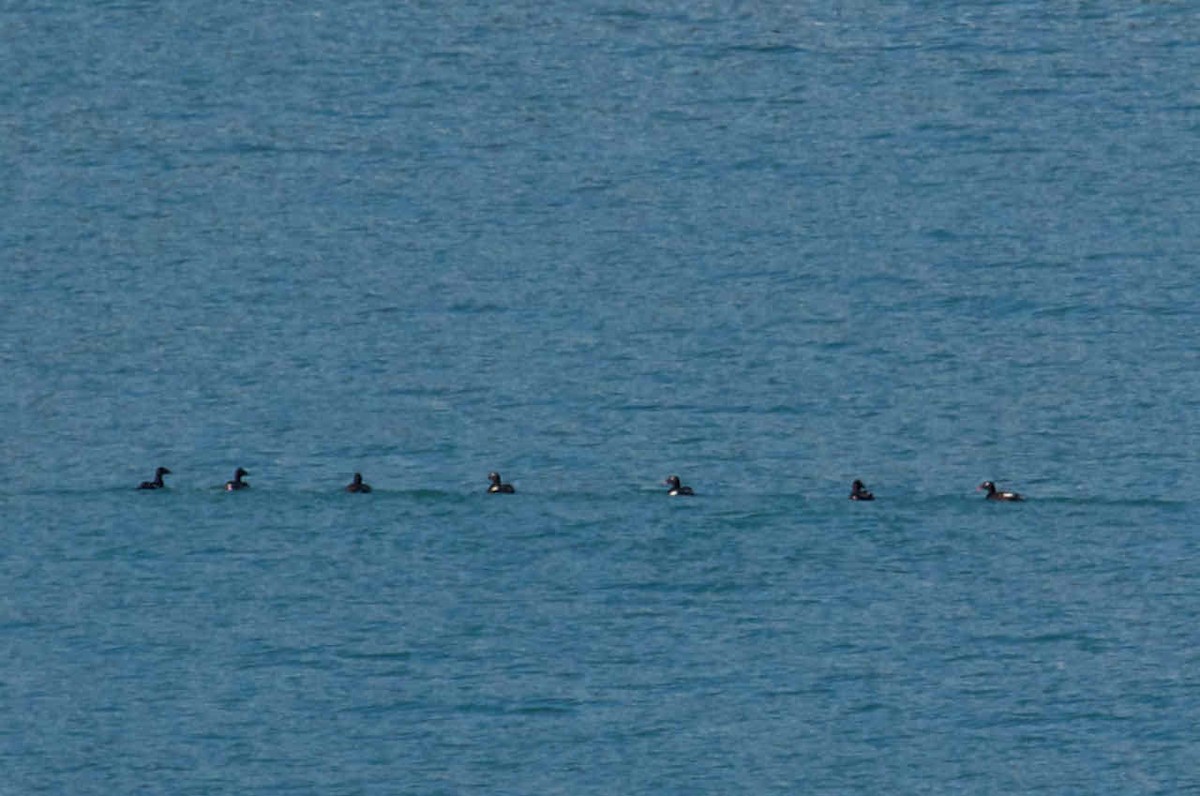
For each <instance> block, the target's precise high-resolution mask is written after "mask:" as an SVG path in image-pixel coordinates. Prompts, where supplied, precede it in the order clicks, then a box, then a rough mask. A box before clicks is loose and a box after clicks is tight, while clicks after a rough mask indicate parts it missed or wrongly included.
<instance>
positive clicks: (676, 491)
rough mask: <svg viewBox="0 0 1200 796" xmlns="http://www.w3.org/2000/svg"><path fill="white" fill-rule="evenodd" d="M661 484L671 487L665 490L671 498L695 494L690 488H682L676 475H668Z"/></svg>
mask: <svg viewBox="0 0 1200 796" xmlns="http://www.w3.org/2000/svg"><path fill="white" fill-rule="evenodd" d="M663 483H664V484H666V485H667V486H669V487H671V488H670V489H669V490H667V494H668V495H670V496H671V497H676V496H678V495H694V494H696V493H695V491H694V490H693V489H692V488H691V487H690V486H682V485H681V484H680V483H679V476H677V475H668V476H667V480H665V481H663Z"/></svg>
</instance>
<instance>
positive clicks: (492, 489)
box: [487, 472, 517, 495]
mask: <svg viewBox="0 0 1200 796" xmlns="http://www.w3.org/2000/svg"><path fill="white" fill-rule="evenodd" d="M488 480H489V481H491V482H492V483H491V485H490V486H489V487H488V490H487V491H488V494H489V495H511V494H513V493H514V492H516V491H517V490H516V487H514V486H513V485H512V484H506V483H503V482H502V481H501V480H500V473H496V472H492V473H488Z"/></svg>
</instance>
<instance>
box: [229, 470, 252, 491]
mask: <svg viewBox="0 0 1200 796" xmlns="http://www.w3.org/2000/svg"><path fill="white" fill-rule="evenodd" d="M248 475H250V473H248V472H246V471H245V470H243V469H242V468H241V467H239V468H237V469H236V470H234V472H233V480H232V481H226V482H225V491H226V492H236V491H238V490H239V489H249V488H250V485H249V484H247V483H246V482H245V481H243V480H242V479H243V478H245V477H246V476H248Z"/></svg>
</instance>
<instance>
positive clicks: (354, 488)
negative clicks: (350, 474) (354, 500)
mask: <svg viewBox="0 0 1200 796" xmlns="http://www.w3.org/2000/svg"><path fill="white" fill-rule="evenodd" d="M346 491H347V492H370V491H371V485H370V484H364V483H363V480H362V473H355V474H354V480H353V481H351V482H350V483H349V484H347V485H346Z"/></svg>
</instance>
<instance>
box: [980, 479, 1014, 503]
mask: <svg viewBox="0 0 1200 796" xmlns="http://www.w3.org/2000/svg"><path fill="white" fill-rule="evenodd" d="M979 489H982V490H984V491H985V492H987V495H985V497H986V499H988V500H1024V499H1025V498H1023V497H1021V495H1020V494H1018V493H1017V492H1000V491H998V490H997V489H996V485H995V484H993V483H992V482H991V481H984V482H983V483H982V484H980V485H979Z"/></svg>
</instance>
